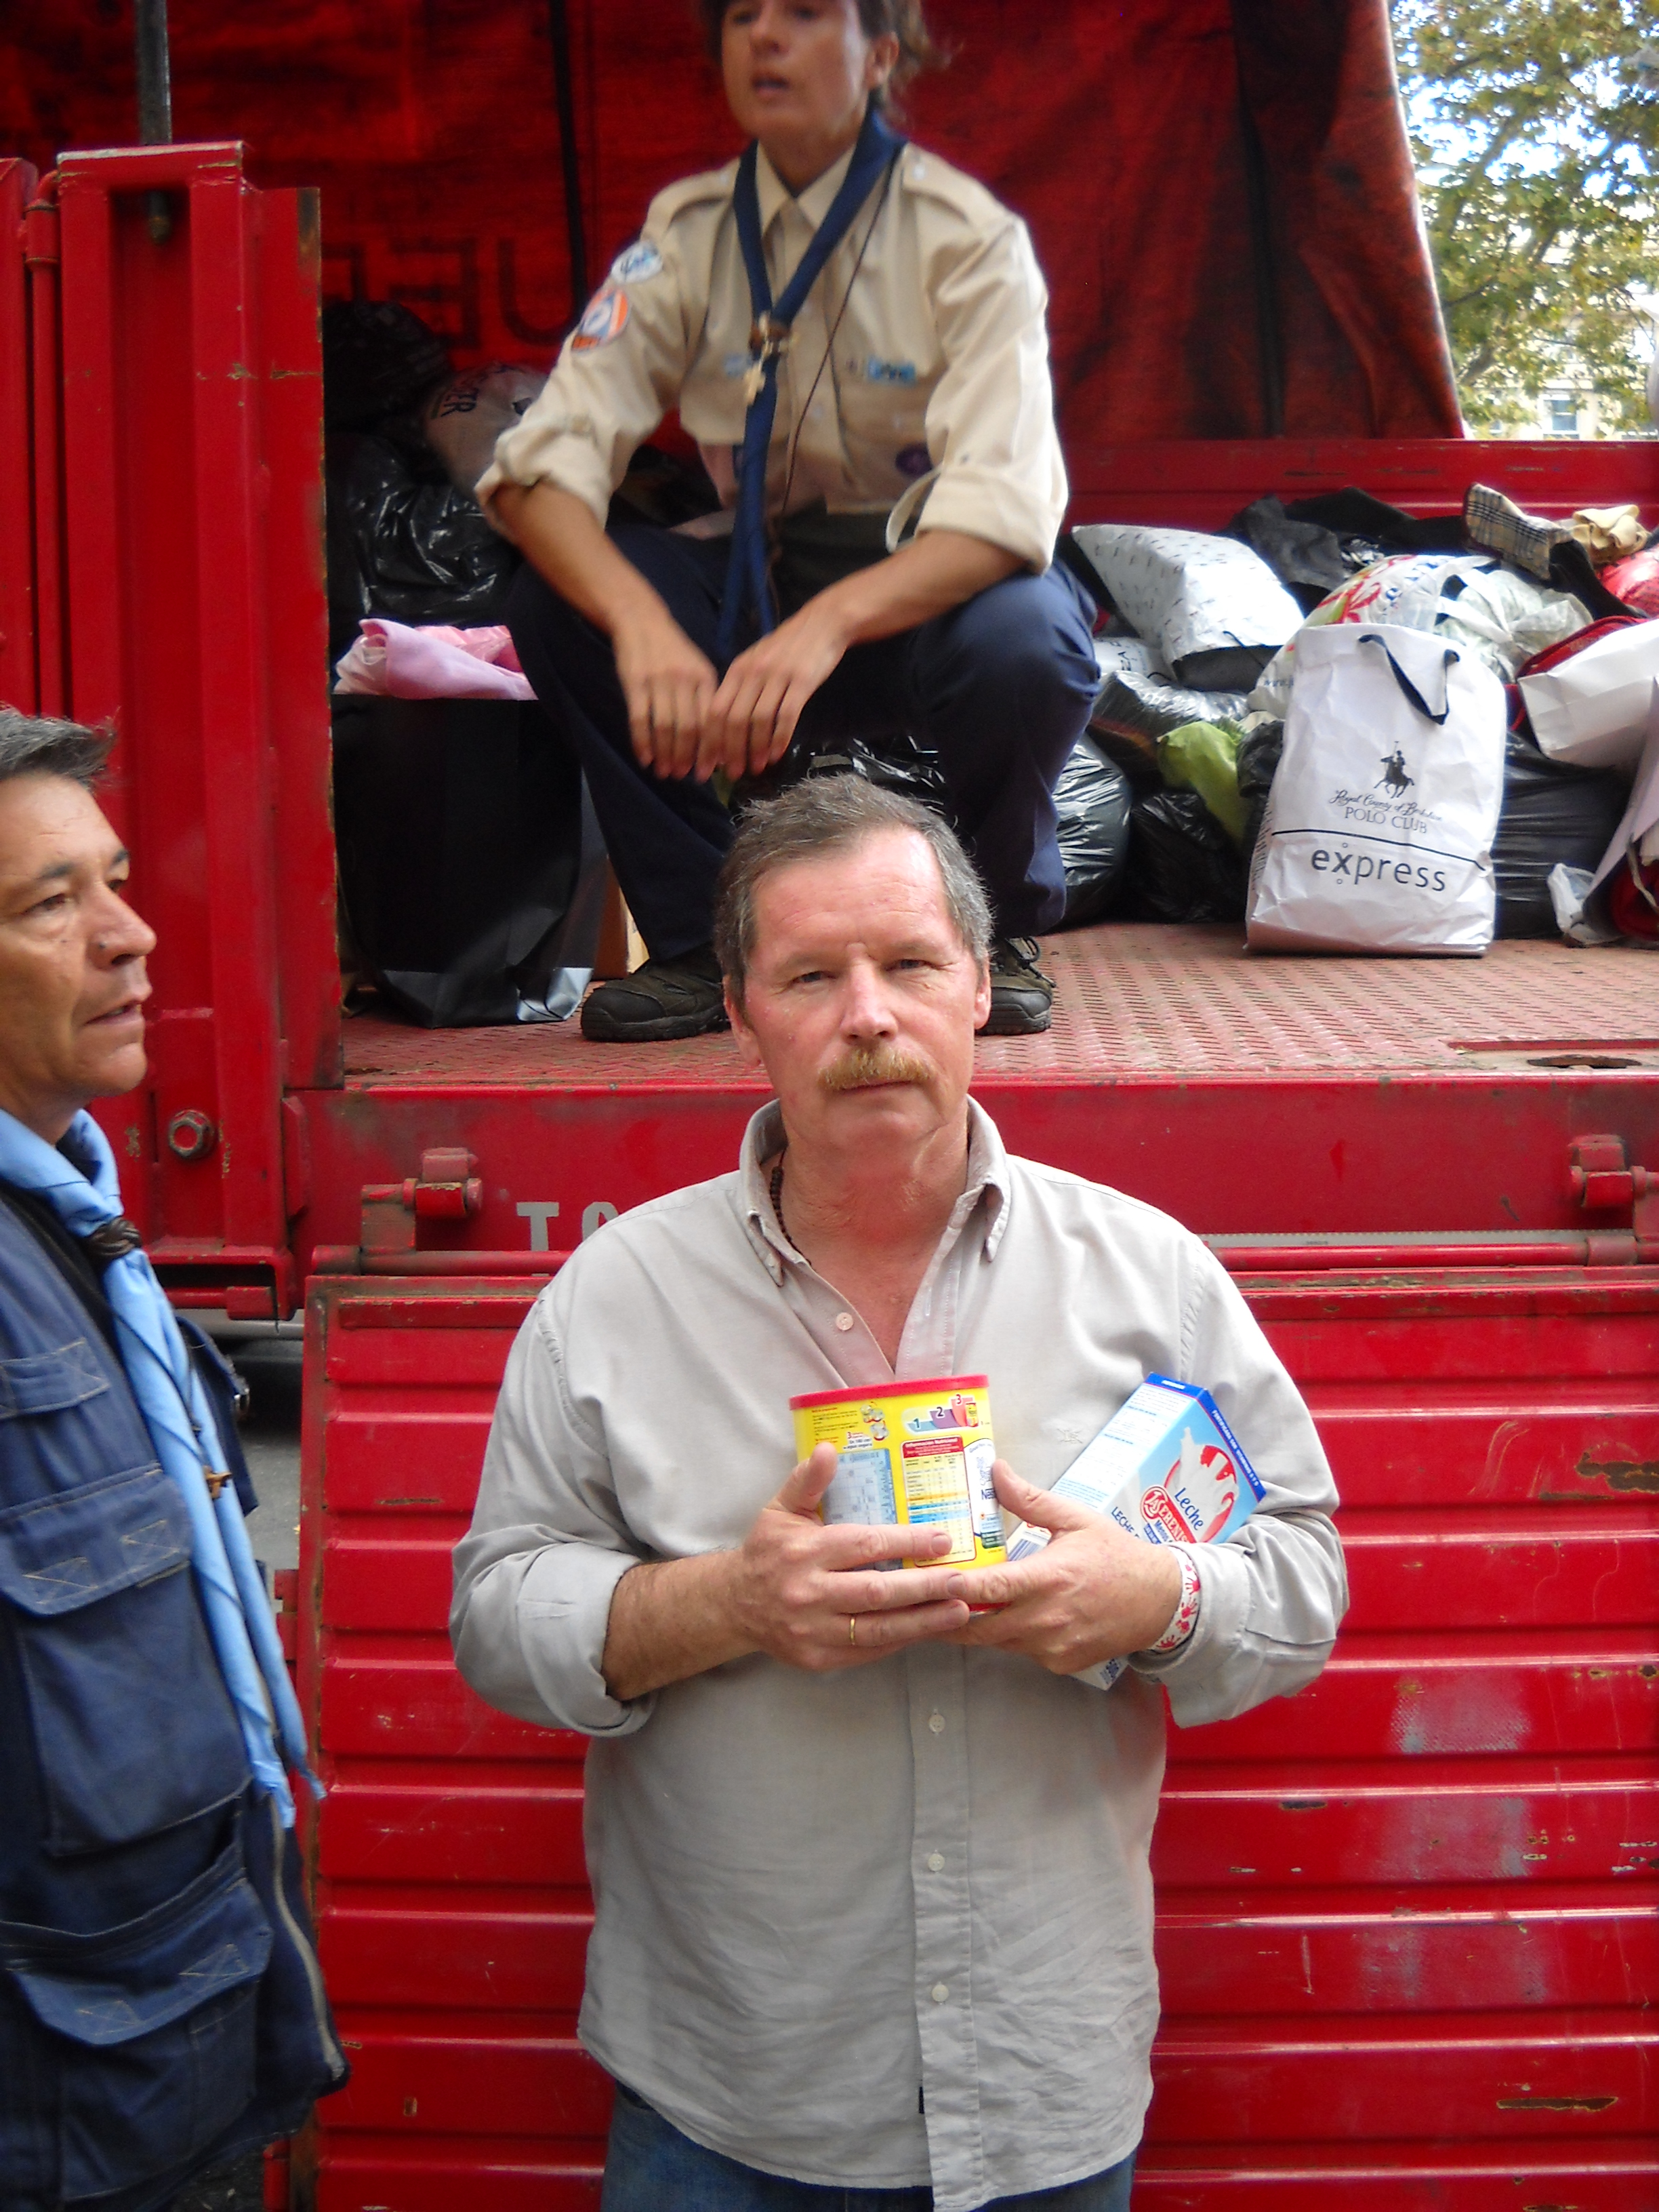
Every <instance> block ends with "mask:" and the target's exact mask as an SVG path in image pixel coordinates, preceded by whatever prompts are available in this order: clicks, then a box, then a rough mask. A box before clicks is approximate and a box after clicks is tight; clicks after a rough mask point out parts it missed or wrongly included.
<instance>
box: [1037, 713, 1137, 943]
mask: <svg viewBox="0 0 1659 2212" xmlns="http://www.w3.org/2000/svg"><path fill="white" fill-rule="evenodd" d="M1132 796H1133V794H1132V793H1131V791H1130V788H1129V779H1128V777H1127V775H1124V773H1123V771H1122V769H1121V768H1118V767H1116V766H1115V765H1114V763H1112V762H1110V761H1109V760H1108V759H1107V758H1106V757H1105V755H1104V754H1103V752H1102V751H1101V750H1099V748H1098V747H1097V745H1095V744H1091V741H1090V740H1089V738H1086V737H1084V738H1079V739H1078V741H1077V744H1075V745H1074V746H1073V750H1072V757H1071V758H1070V760H1068V761H1067V762H1066V765H1065V767H1064V768H1063V769H1061V770H1060V781H1059V782H1058V783H1056V784H1055V786H1054V812H1055V813H1056V815H1057V816H1058V817H1059V837H1060V860H1061V861H1062V862H1063V863H1064V865H1065V869H1066V914H1065V918H1064V921H1063V924H1062V926H1063V927H1066V928H1077V927H1081V925H1082V924H1083V923H1085V922H1087V921H1099V919H1100V917H1101V916H1102V915H1103V914H1108V913H1109V912H1110V911H1111V908H1113V907H1114V906H1115V904H1116V902H1117V896H1118V891H1119V889H1120V887H1121V884H1122V881H1123V871H1124V867H1125V866H1126V864H1127V860H1128V857H1129V806H1130V801H1131V798H1132Z"/></svg>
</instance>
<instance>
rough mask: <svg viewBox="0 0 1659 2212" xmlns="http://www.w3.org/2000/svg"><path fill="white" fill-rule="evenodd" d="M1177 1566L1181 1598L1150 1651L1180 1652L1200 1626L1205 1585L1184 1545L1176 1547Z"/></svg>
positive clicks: (1150, 1645)
mask: <svg viewBox="0 0 1659 2212" xmlns="http://www.w3.org/2000/svg"><path fill="white" fill-rule="evenodd" d="M1176 1565H1178V1566H1179V1567H1180V1569H1181V1596H1180V1599H1179V1601H1177V1603H1176V1609H1175V1611H1174V1613H1172V1614H1171V1615H1170V1625H1169V1626H1168V1627H1167V1628H1166V1629H1165V1630H1164V1633H1163V1635H1162V1636H1160V1637H1159V1638H1158V1641H1157V1643H1156V1644H1148V1645H1147V1647H1146V1648H1147V1650H1149V1651H1178V1650H1180V1649H1181V1646H1182V1644H1184V1643H1185V1642H1186V1641H1187V1638H1188V1637H1189V1636H1190V1635H1191V1634H1192V1632H1193V1631H1194V1629H1195V1628H1196V1627H1197V1626H1198V1613H1199V1607H1200V1604H1201V1603H1202V1601H1203V1596H1204V1585H1203V1584H1202V1583H1200V1581H1199V1578H1198V1565H1197V1562H1196V1561H1195V1560H1194V1558H1193V1555H1192V1553H1191V1552H1190V1551H1189V1550H1188V1548H1187V1547H1186V1546H1185V1545H1184V1544H1181V1545H1177V1546H1176Z"/></svg>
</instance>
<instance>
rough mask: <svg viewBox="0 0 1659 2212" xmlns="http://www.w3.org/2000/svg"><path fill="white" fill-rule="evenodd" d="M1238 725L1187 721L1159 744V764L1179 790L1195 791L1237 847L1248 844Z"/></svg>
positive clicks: (1241, 739)
mask: <svg viewBox="0 0 1659 2212" xmlns="http://www.w3.org/2000/svg"><path fill="white" fill-rule="evenodd" d="M1243 736H1244V732H1243V731H1242V730H1241V729H1240V728H1239V727H1238V726H1237V723H1236V722H1183V723H1182V725H1181V727H1180V728H1179V729H1178V730H1171V731H1170V732H1169V734H1168V735H1167V736H1166V737H1162V738H1159V739H1158V769H1159V770H1160V772H1161V773H1162V775H1163V777H1164V782H1165V783H1167V784H1169V785H1170V787H1171V788H1172V789H1174V790H1176V791H1195V792H1196V793H1198V795H1199V797H1200V799H1202V800H1203V801H1204V804H1205V805H1206V806H1207V807H1208V808H1209V810H1210V811H1211V813H1212V814H1213V815H1214V817H1215V818H1216V820H1217V821H1218V823H1220V824H1221V826H1222V828H1223V829H1225V831H1226V833H1227V835H1228V836H1229V837H1231V839H1232V841H1233V842H1234V844H1235V845H1239V846H1242V845H1243V842H1244V813H1245V809H1244V801H1243V799H1241V798H1240V797H1239V795H1238V748H1239V745H1240V744H1241V743H1242V742H1243Z"/></svg>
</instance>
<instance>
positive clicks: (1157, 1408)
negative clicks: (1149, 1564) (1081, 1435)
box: [1008, 1375, 1265, 1689]
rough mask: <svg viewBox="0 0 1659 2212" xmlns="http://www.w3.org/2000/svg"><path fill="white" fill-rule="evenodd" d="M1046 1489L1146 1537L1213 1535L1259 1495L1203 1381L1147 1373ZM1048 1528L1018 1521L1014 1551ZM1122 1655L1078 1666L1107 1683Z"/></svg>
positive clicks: (1018, 1554) (1028, 1549) (1210, 1539)
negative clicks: (1200, 1383)
mask: <svg viewBox="0 0 1659 2212" xmlns="http://www.w3.org/2000/svg"><path fill="white" fill-rule="evenodd" d="M1049 1494H1050V1496H1052V1497H1054V1498H1070V1499H1071V1500H1072V1501H1073V1503H1074V1504H1078V1505H1084V1506H1086V1507H1087V1508H1088V1509H1089V1510H1090V1511H1091V1513H1103V1514H1105V1515H1106V1516H1108V1518H1109V1519H1110V1520H1113V1521H1115V1522H1116V1523H1117V1525H1118V1527H1119V1528H1121V1529H1123V1530H1125V1531H1126V1532H1127V1534H1129V1535H1131V1536H1139V1538H1140V1540H1141V1541H1142V1542H1143V1543H1147V1544H1215V1543H1219V1541H1221V1539H1222V1538H1223V1537H1224V1536H1231V1534H1232V1532H1233V1530H1234V1529H1235V1528H1239V1527H1240V1526H1241V1525H1242V1524H1243V1522H1246V1521H1248V1520H1249V1517H1250V1516H1251V1514H1252V1513H1254V1512H1255V1509H1256V1507H1257V1506H1258V1505H1259V1504H1261V1499H1262V1498H1263V1496H1264V1495H1265V1493H1264V1492H1263V1490H1262V1487H1261V1481H1260V1480H1259V1478H1258V1476H1257V1474H1256V1471H1255V1468H1253V1467H1252V1466H1251V1465H1250V1462H1249V1459H1248V1457H1247V1456H1246V1455H1245V1451H1244V1447H1243V1445H1242V1444H1241V1443H1239V1441H1238V1438H1237V1437H1236V1436H1235V1435H1234V1434H1233V1432H1232V1431H1231V1429H1230V1428H1229V1427H1228V1425H1227V1424H1226V1421H1225V1419H1224V1418H1223V1416H1222V1413H1221V1411H1220V1408H1219V1407H1218V1406H1217V1404H1216V1402H1215V1400H1214V1399H1213V1398H1212V1396H1211V1395H1210V1394H1209V1392H1208V1391H1207V1390H1200V1389H1199V1388H1198V1387H1197V1385H1196V1384H1194V1383H1177V1382H1175V1381H1174V1380H1173V1379H1172V1378H1171V1377H1170V1376H1167V1375H1149V1376H1147V1377H1146V1381H1145V1382H1144V1383H1142V1384H1141V1385H1140V1387H1139V1389H1138V1390H1136V1391H1135V1392H1134V1393H1133V1395H1132V1396H1130V1397H1129V1398H1128V1399H1127V1400H1126V1401H1125V1402H1124V1403H1123V1405H1121V1407H1119V1408H1118V1410H1117V1412H1116V1413H1114V1414H1113V1416H1112V1418H1111V1419H1110V1420H1109V1421H1108V1422H1107V1424H1106V1425H1105V1427H1104V1428H1103V1429H1102V1431H1100V1433H1099V1435H1098V1436H1097V1437H1095V1438H1094V1440H1093V1441H1092V1443H1087V1444H1085V1446H1084V1448H1083V1449H1082V1450H1081V1451H1080V1452H1079V1454H1078V1455H1077V1457H1076V1458H1075V1459H1074V1460H1073V1462H1072V1464H1071V1465H1070V1467H1068V1468H1066V1472H1065V1474H1062V1475H1061V1476H1060V1480H1059V1481H1058V1482H1056V1483H1055V1484H1054V1486H1053V1488H1052V1490H1051V1491H1050V1493H1049ZM1047 1542H1048V1530H1047V1529H1046V1528H1031V1527H1030V1525H1029V1524H1028V1523H1026V1522H1020V1523H1019V1524H1018V1526H1017V1527H1016V1528H1014V1529H1013V1530H1012V1533H1011V1534H1010V1535H1009V1538H1008V1557H1009V1559H1011V1560H1014V1559H1030V1556H1031V1555H1032V1553H1034V1552H1040V1551H1041V1550H1042V1547H1043V1546H1044V1545H1045V1544H1046V1543H1047ZM1125 1663H1126V1662H1124V1661H1123V1660H1121V1659H1109V1660H1107V1661H1105V1662H1103V1663H1102V1664H1101V1665H1100V1666H1098V1667H1089V1668H1085V1669H1084V1670H1083V1672H1082V1674H1080V1675H1079V1678H1078V1679H1079V1680H1081V1681H1085V1682H1093V1683H1096V1684H1097V1685H1098V1686H1100V1687H1101V1688H1103V1689H1104V1688H1109V1686H1111V1684H1112V1683H1113V1682H1115V1680H1117V1678H1118V1676H1119V1675H1120V1674H1121V1673H1122V1672H1123V1668H1124V1665H1125Z"/></svg>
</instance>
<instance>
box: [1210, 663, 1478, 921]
mask: <svg viewBox="0 0 1659 2212" xmlns="http://www.w3.org/2000/svg"><path fill="white" fill-rule="evenodd" d="M1503 803H1504V687H1503V685H1502V684H1500V683H1499V682H1498V678H1497V677H1496V676H1495V675H1494V674H1493V672H1492V670H1491V669H1490V668H1489V667H1487V665H1486V663H1485V662H1484V661H1483V660H1482V659H1480V656H1479V655H1478V654H1477V653H1473V652H1471V651H1469V650H1468V647H1463V646H1452V645H1448V644H1447V643H1446V642H1445V641H1444V640H1443V638H1440V637H1437V636H1436V635H1433V634H1432V633H1431V632H1427V631H1424V630H1419V629H1400V628H1397V627H1395V626H1394V625H1391V624H1390V625H1377V626H1370V625H1363V626H1354V627H1350V626H1348V625H1346V624H1342V625H1340V626H1338V627H1335V628H1332V629H1310V630H1304V632H1303V634H1302V636H1301V638H1300V639H1299V641H1298V642H1297V655H1296V680H1295V684H1294V685H1293V687H1292V690H1291V703H1290V712H1289V714H1288V716H1287V718H1286V720H1285V750H1284V753H1283V755H1282V757H1280V760H1279V769H1278V771H1277V773H1276V774H1275V775H1274V777H1273V789H1272V791H1271V793H1269V795H1268V799H1267V815H1266V817H1265V819H1264V820H1263V822H1262V825H1261V836H1260V837H1259V838H1258V839H1257V841H1256V847H1255V857H1254V859H1253V860H1252V863H1251V868H1250V896H1249V942H1250V945H1251V946H1252V948H1253V949H1255V950H1259V951H1291V952H1458V953H1480V952H1484V951H1486V946H1487V945H1489V944H1490V943H1491V942H1492V927H1493V922H1494V919H1495V915H1496V907H1497V898H1496V889H1495V882H1494V878H1493V873H1492V838H1493V836H1494V835H1495V834H1496V831H1497V829H1498V813H1499V811H1500V810H1501V808H1502V806H1503Z"/></svg>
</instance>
